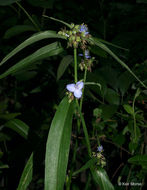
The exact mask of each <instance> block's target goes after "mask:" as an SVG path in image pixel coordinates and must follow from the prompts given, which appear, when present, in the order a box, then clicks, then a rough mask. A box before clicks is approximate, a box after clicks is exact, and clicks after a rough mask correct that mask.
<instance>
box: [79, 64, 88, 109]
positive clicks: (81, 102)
mask: <svg viewBox="0 0 147 190" xmlns="http://www.w3.org/2000/svg"><path fill="white" fill-rule="evenodd" d="M86 77H87V68H85V72H84V81H83V82H84V84H85V82H86ZM84 88H85V87H84ZM84 88H83V96H82V98H81V101H80V110H81V112H82V104H83V97H84Z"/></svg>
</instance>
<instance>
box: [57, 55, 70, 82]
mask: <svg viewBox="0 0 147 190" xmlns="http://www.w3.org/2000/svg"><path fill="white" fill-rule="evenodd" d="M72 62H73V57H72V56H71V55H67V56H65V57H64V58H63V59H62V60H61V62H60V65H59V67H58V70H57V80H59V79H60V78H61V77H62V75H63V74H64V72H65V70H66V69H67V67H68V66H69V64H70V63H72Z"/></svg>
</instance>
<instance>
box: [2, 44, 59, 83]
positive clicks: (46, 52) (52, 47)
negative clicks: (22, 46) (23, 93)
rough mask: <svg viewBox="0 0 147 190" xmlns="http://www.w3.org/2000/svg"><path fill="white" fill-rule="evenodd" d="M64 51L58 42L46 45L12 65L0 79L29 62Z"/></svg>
mask: <svg viewBox="0 0 147 190" xmlns="http://www.w3.org/2000/svg"><path fill="white" fill-rule="evenodd" d="M62 51H63V48H62V47H61V46H60V45H58V43H57V42H55V43H52V44H49V45H46V46H44V47H42V48H40V49H38V50H37V51H35V52H34V53H33V54H31V55H29V56H27V57H26V58H24V59H22V60H21V61H19V62H18V63H16V64H15V65H13V66H12V67H10V68H9V69H8V70H7V71H5V72H4V73H3V74H1V75H0V79H2V78H4V77H6V76H8V75H10V74H13V73H15V72H17V71H18V70H20V69H22V68H24V67H26V66H28V64H30V63H33V62H34V61H38V60H42V59H44V58H46V57H50V56H53V55H57V54H59V53H61V52H62Z"/></svg>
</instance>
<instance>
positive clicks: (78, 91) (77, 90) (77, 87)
mask: <svg viewBox="0 0 147 190" xmlns="http://www.w3.org/2000/svg"><path fill="white" fill-rule="evenodd" d="M83 87H84V83H83V82H82V81H79V82H77V83H76V84H73V83H72V84H68V85H67V86H66V88H67V90H68V91H69V92H73V94H74V96H75V97H76V98H81V96H82V88H83Z"/></svg>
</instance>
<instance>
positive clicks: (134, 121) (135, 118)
mask: <svg viewBox="0 0 147 190" xmlns="http://www.w3.org/2000/svg"><path fill="white" fill-rule="evenodd" d="M133 120H134V139H135V142H136V118H135V98H134V100H133Z"/></svg>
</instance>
